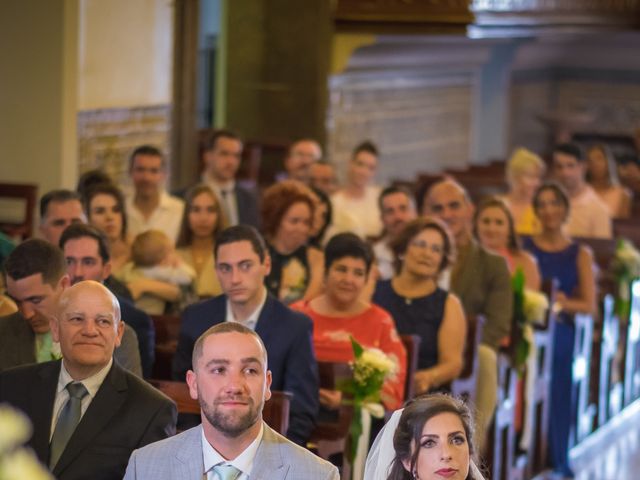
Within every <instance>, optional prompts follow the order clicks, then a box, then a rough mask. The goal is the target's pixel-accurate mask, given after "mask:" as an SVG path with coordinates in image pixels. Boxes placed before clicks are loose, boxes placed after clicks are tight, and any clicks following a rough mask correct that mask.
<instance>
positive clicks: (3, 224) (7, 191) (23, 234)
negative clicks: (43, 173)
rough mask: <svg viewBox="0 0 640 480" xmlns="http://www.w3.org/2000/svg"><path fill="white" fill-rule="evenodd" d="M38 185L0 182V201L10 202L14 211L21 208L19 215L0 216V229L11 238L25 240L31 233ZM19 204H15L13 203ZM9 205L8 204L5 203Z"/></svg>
mask: <svg viewBox="0 0 640 480" xmlns="http://www.w3.org/2000/svg"><path fill="white" fill-rule="evenodd" d="M37 198H38V186H37V185H34V184H29V183H0V203H10V204H11V208H10V209H4V208H3V211H8V210H11V212H16V211H18V210H20V209H21V210H22V212H23V213H22V215H21V216H20V217H15V218H13V215H12V218H0V231H1V232H3V233H5V234H6V235H8V236H9V237H11V238H20V239H22V240H26V239H27V238H30V237H31V236H32V235H33V221H34V218H35V209H36V200H37ZM16 202H17V203H19V204H20V205H15V203H16ZM7 207H9V205H7Z"/></svg>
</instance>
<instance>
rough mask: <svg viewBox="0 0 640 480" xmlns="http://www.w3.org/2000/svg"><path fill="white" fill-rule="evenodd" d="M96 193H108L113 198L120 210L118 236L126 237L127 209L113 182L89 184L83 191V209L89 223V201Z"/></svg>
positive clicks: (120, 191)
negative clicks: (120, 229)
mask: <svg viewBox="0 0 640 480" xmlns="http://www.w3.org/2000/svg"><path fill="white" fill-rule="evenodd" d="M98 195H109V196H111V197H113V198H114V199H115V201H116V206H117V207H118V209H119V210H120V216H121V217H122V231H121V232H120V238H121V239H122V240H125V239H126V238H127V209H126V206H125V201H124V195H123V193H122V190H120V189H119V188H118V186H117V185H114V184H113V183H98V184H95V185H93V186H91V187H90V188H89V189H88V190H87V191H86V192H85V194H84V198H83V203H84V211H85V214H86V215H87V220H88V221H89V223H91V202H92V201H93V199H94V198H95V197H96V196H98Z"/></svg>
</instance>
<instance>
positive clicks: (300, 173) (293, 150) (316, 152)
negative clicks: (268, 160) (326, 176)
mask: <svg viewBox="0 0 640 480" xmlns="http://www.w3.org/2000/svg"><path fill="white" fill-rule="evenodd" d="M321 158H322V147H320V144H319V143H318V142H316V141H315V140H313V139H312V138H301V139H299V140H296V141H295V142H293V143H292V144H291V146H290V147H289V149H288V150H287V156H286V157H285V159H284V170H285V173H286V177H285V179H289V180H297V181H299V182H302V183H304V184H305V185H309V184H310V181H311V166H312V165H313V164H314V163H315V162H317V161H319V160H320V159H321Z"/></svg>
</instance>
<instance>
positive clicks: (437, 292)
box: [373, 217, 467, 395]
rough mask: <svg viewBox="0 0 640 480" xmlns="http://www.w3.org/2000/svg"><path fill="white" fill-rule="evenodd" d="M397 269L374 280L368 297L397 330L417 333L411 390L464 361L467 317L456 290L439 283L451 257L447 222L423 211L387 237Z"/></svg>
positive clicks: (444, 378)
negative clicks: (390, 239) (391, 320)
mask: <svg viewBox="0 0 640 480" xmlns="http://www.w3.org/2000/svg"><path fill="white" fill-rule="evenodd" d="M391 248H392V250H393V253H394V255H395V258H396V272H397V273H396V274H395V275H394V276H393V278H392V279H390V280H382V281H380V282H378V284H377V286H376V290H375V293H374V296H373V302H374V303H375V304H377V305H380V306H381V307H382V308H384V309H385V310H387V311H388V312H389V313H390V314H391V316H392V317H393V319H394V320H395V324H396V328H397V329H398V332H399V333H401V334H405V335H418V336H419V337H420V339H421V342H420V349H419V351H418V371H417V372H416V373H415V376H414V383H415V391H416V394H418V395H419V394H421V393H425V392H428V391H430V390H435V389H438V388H440V387H446V386H447V384H448V383H449V382H451V381H452V380H454V379H455V378H457V376H458V375H459V374H460V372H461V370H462V366H463V354H464V342H465V338H466V327H467V325H466V320H465V316H464V311H463V310H462V305H461V304H460V300H459V299H458V297H457V296H455V295H454V294H452V293H449V292H447V291H445V290H443V289H441V288H439V287H438V276H439V275H440V273H441V272H442V271H443V270H444V269H446V268H447V266H448V265H450V264H451V263H452V262H453V260H454V258H455V252H454V250H455V246H454V244H453V240H452V239H451V236H450V234H449V231H448V230H447V227H446V226H445V225H444V224H443V223H442V222H441V221H439V220H437V219H435V218H430V217H422V218H418V219H416V220H413V221H411V222H409V223H408V224H407V225H406V226H405V227H404V228H403V229H402V230H401V231H400V233H398V235H397V236H395V237H394V238H393V240H392V241H391Z"/></svg>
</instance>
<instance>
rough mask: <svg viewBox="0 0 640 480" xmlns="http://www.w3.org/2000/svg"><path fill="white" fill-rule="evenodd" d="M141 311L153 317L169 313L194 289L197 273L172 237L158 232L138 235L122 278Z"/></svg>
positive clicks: (151, 231)
mask: <svg viewBox="0 0 640 480" xmlns="http://www.w3.org/2000/svg"><path fill="white" fill-rule="evenodd" d="M119 277H120V280H122V281H123V282H125V283H126V284H127V287H129V290H131V294H132V295H133V298H134V300H135V304H136V306H137V307H138V308H140V309H141V310H144V311H145V312H147V313H148V314H150V315H160V314H163V313H166V312H167V310H168V307H169V306H170V304H178V305H179V304H180V303H182V302H183V301H184V299H185V297H186V296H188V294H189V292H191V291H192V290H193V281H194V279H195V277H196V273H195V271H194V270H193V268H191V267H190V266H189V265H187V264H186V263H184V262H183V261H182V260H181V259H180V257H178V255H177V254H176V251H175V249H174V248H173V244H172V243H171V240H170V239H169V237H167V236H166V235H165V234H164V233H163V232H161V231H159V230H148V231H146V232H144V233H141V234H139V235H138V236H136V238H135V239H134V240H133V244H132V245H131V261H130V262H128V263H127V264H125V265H124V267H123V268H122V271H121V273H120V275H119Z"/></svg>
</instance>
